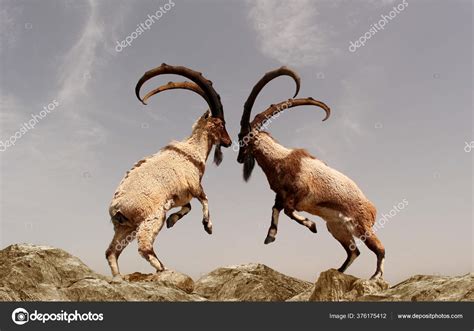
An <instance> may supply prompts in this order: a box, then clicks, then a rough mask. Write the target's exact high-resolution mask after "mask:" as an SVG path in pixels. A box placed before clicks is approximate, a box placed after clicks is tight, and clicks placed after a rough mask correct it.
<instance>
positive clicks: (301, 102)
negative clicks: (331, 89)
mask: <svg viewBox="0 0 474 331" xmlns="http://www.w3.org/2000/svg"><path fill="white" fill-rule="evenodd" d="M298 106H316V107H320V108H322V109H323V110H324V111H325V112H326V117H324V118H323V121H325V120H327V119H328V118H329V116H331V109H330V108H329V107H328V106H327V105H326V104H325V103H324V102H322V101H318V100H314V99H313V98H311V97H309V98H300V99H288V100H287V101H283V102H280V103H278V104H276V105H271V106H270V107H268V108H267V109H266V110H264V111H262V112H261V113H260V114H258V115H257V116H255V118H254V119H253V121H252V123H251V124H250V126H251V128H252V129H258V128H260V127H261V126H262V123H263V122H264V121H265V120H267V119H269V118H271V117H273V116H275V115H277V114H278V113H280V112H281V111H283V110H285V109H289V108H293V107H298Z"/></svg>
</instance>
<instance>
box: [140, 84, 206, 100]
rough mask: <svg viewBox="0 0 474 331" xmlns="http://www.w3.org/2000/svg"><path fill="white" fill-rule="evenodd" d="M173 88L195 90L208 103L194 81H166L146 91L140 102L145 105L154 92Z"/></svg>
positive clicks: (204, 94)
mask: <svg viewBox="0 0 474 331" xmlns="http://www.w3.org/2000/svg"><path fill="white" fill-rule="evenodd" d="M174 89H184V90H190V91H193V92H196V93H197V94H199V95H200V96H202V97H203V98H204V99H205V100H206V102H207V103H209V100H208V98H207V95H206V93H205V92H204V91H203V90H202V89H201V88H200V87H199V86H198V85H197V84H196V83H193V82H168V83H167V84H165V85H161V86H160V87H157V88H156V89H154V90H151V91H150V92H148V93H147V94H146V95H145V96H144V97H143V100H142V102H143V104H145V105H146V104H147V103H146V102H147V100H148V99H149V98H150V97H152V96H154V95H155V94H158V93H160V92H163V91H167V90H174Z"/></svg>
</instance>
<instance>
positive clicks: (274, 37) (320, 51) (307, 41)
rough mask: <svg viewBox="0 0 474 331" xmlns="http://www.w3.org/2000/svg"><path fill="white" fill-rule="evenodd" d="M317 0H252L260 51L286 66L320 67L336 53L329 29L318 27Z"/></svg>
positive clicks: (250, 13) (251, 13)
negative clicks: (329, 35) (330, 42)
mask: <svg viewBox="0 0 474 331" xmlns="http://www.w3.org/2000/svg"><path fill="white" fill-rule="evenodd" d="M316 4H317V2H316V1H311V0H296V1H285V0H257V1H249V2H248V6H249V14H248V16H249V19H250V20H251V23H252V24H253V27H254V28H255V30H256V31H257V39H258V42H259V45H260V50H261V52H262V53H263V54H265V55H266V56H268V57H270V58H272V59H274V60H277V61H279V62H280V63H282V64H288V63H291V65H293V66H302V65H320V64H322V63H324V62H325V61H326V60H327V58H328V57H329V56H330V55H332V54H334V52H335V51H336V50H335V49H334V48H331V47H330V45H329V44H328V33H329V31H328V29H327V28H325V29H324V28H323V27H322V26H320V25H319V24H318V18H319V14H318V11H317V8H316Z"/></svg>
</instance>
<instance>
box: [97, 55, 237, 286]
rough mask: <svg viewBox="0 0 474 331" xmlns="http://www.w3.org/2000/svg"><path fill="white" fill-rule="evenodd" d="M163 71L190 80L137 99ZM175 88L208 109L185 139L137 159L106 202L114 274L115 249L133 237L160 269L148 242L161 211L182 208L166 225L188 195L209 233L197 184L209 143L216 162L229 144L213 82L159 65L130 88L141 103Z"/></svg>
mask: <svg viewBox="0 0 474 331" xmlns="http://www.w3.org/2000/svg"><path fill="white" fill-rule="evenodd" d="M162 74H176V75H181V76H184V77H186V78H188V79H190V80H191V81H192V82H170V83H168V84H166V85H163V86H161V87H159V88H157V89H155V90H153V91H151V92H150V93H148V94H147V95H146V96H145V97H144V98H143V99H142V98H141V97H140V88H141V86H142V85H143V84H144V83H145V82H146V81H148V80H149V79H151V78H153V77H155V76H158V75H162ZM178 88H181V89H187V90H191V91H193V92H196V93H198V94H199V95H201V96H202V97H203V98H204V99H205V100H206V102H207V103H208V105H209V110H208V111H206V112H205V113H204V115H202V116H201V117H200V118H199V119H198V120H197V121H196V123H195V124H194V125H193V128H192V133H191V136H190V137H189V138H187V139H185V140H183V141H180V142H172V143H170V144H169V145H168V146H166V147H164V148H162V149H161V150H160V151H159V152H158V153H156V154H154V155H152V156H149V157H146V158H144V159H142V160H140V161H138V162H137V163H136V164H135V166H134V167H133V168H132V169H131V170H130V171H128V172H127V174H126V175H125V177H124V178H123V179H122V181H121V183H120V185H119V186H118V188H117V190H116V192H115V194H114V197H113V199H112V202H111V204H110V207H109V214H110V217H111V219H112V223H113V225H114V230H115V235H114V237H113V239H112V242H111V243H110V245H109V247H108V249H107V251H106V258H107V261H108V263H109V266H110V268H111V271H112V275H113V276H114V277H115V276H117V277H120V272H119V267H118V264H117V259H118V257H119V255H120V253H121V252H122V251H123V249H124V248H125V247H126V246H127V245H128V244H129V243H130V241H132V240H133V239H134V238H135V237H136V238H137V240H138V250H139V253H140V254H141V255H142V256H143V257H144V258H145V259H146V260H147V261H148V262H149V263H150V264H151V265H152V266H153V267H154V268H155V269H156V271H157V272H159V271H162V270H164V269H165V268H164V266H163V264H162V263H161V262H160V260H159V259H158V258H157V256H156V254H155V252H154V250H153V243H154V241H155V238H156V236H157V235H158V232H159V231H160V230H161V228H162V226H163V224H164V221H165V217H166V212H167V211H168V210H170V209H171V208H174V207H181V210H179V211H177V212H175V213H173V214H171V215H170V216H169V217H168V219H167V220H166V225H167V227H168V228H170V227H172V226H173V225H174V224H176V222H177V221H178V220H180V219H181V218H182V217H183V216H185V215H186V214H187V213H189V211H190V210H191V204H190V200H191V199H192V198H196V199H198V200H199V202H200V203H201V204H202V212H203V221H202V222H203V224H204V229H205V231H206V232H208V233H209V234H211V233H212V223H211V220H210V219H209V208H208V201H207V196H206V194H205V193H204V189H203V188H202V186H201V178H202V176H203V174H204V169H205V163H206V160H207V157H208V155H209V152H210V150H211V149H212V146H213V145H216V150H215V154H214V161H215V162H216V164H218V165H219V164H220V162H221V161H222V152H221V150H220V146H221V145H222V146H224V147H229V146H230V144H231V139H230V137H229V135H228V133H227V130H226V127H225V120H224V111H223V108H222V104H221V101H220V97H219V95H218V94H217V92H216V91H215V90H214V88H213V87H212V82H211V81H209V80H207V79H206V78H204V77H203V76H202V74H201V73H198V72H196V71H193V70H191V69H188V68H185V67H180V66H170V65H166V64H162V65H161V66H159V67H157V68H155V69H152V70H150V71H147V72H146V73H145V74H144V75H143V77H142V78H140V80H139V81H138V83H137V85H136V88H135V93H136V96H137V98H138V99H139V100H140V101H142V103H143V104H146V103H145V102H146V100H147V99H148V98H149V97H150V96H152V95H154V94H157V93H159V92H162V91H166V90H170V89H178Z"/></svg>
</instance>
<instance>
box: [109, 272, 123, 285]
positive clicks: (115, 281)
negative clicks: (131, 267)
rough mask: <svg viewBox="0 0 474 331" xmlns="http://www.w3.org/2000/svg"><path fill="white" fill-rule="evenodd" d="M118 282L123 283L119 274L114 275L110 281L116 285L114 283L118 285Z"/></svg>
mask: <svg viewBox="0 0 474 331" xmlns="http://www.w3.org/2000/svg"><path fill="white" fill-rule="evenodd" d="M120 282H123V278H122V275H121V274H118V275H115V276H114V277H112V281H111V283H112V284H116V283H120Z"/></svg>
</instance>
